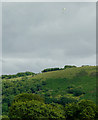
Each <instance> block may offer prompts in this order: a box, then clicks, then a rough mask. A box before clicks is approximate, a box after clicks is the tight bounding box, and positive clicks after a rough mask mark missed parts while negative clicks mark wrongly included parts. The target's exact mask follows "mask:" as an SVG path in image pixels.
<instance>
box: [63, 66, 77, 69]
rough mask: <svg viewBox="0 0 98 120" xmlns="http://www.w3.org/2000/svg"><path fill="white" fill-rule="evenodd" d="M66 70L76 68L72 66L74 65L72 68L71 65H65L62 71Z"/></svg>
mask: <svg viewBox="0 0 98 120" xmlns="http://www.w3.org/2000/svg"><path fill="white" fill-rule="evenodd" d="M66 68H76V66H74V65H73V66H72V65H65V66H64V69H66Z"/></svg>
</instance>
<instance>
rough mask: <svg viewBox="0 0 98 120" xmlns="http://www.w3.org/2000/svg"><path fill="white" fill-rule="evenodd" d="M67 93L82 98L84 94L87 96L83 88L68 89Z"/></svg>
mask: <svg viewBox="0 0 98 120" xmlns="http://www.w3.org/2000/svg"><path fill="white" fill-rule="evenodd" d="M67 92H68V93H71V94H73V95H74V96H80V95H82V94H85V92H84V90H83V89H82V88H81V87H77V88H68V90H67Z"/></svg>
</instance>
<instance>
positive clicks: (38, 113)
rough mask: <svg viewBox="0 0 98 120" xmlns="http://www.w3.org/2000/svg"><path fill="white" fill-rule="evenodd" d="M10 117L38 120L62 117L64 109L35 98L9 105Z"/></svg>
mask: <svg viewBox="0 0 98 120" xmlns="http://www.w3.org/2000/svg"><path fill="white" fill-rule="evenodd" d="M9 116H10V119H11V120H13V119H21V120H24V119H27V120H32V119H34V120H39V118H64V110H63V109H61V108H60V107H59V106H58V107H56V106H54V105H50V104H45V103H43V102H39V101H36V100H32V101H25V102H21V101H19V102H15V103H13V104H12V106H11V107H10V111H9Z"/></svg>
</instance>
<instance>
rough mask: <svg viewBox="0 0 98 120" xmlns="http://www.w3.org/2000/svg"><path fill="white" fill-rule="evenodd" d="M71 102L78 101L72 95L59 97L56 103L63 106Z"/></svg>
mask: <svg viewBox="0 0 98 120" xmlns="http://www.w3.org/2000/svg"><path fill="white" fill-rule="evenodd" d="M73 102H75V103H76V102H78V100H77V99H75V98H73V97H61V98H60V99H59V100H58V101H57V103H59V104H62V105H63V106H65V104H68V103H73Z"/></svg>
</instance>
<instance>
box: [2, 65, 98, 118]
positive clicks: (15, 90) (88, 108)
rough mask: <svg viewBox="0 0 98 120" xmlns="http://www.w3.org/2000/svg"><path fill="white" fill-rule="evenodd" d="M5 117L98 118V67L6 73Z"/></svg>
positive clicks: (3, 94)
mask: <svg viewBox="0 0 98 120" xmlns="http://www.w3.org/2000/svg"><path fill="white" fill-rule="evenodd" d="M1 78H2V112H3V116H2V120H14V119H16V120H17V119H20V120H39V118H44V119H46V118H47V119H51V118H53V119H54V118H55V119H58V118H64V119H65V120H97V117H98V109H96V108H97V102H96V78H97V72H96V66H81V67H76V66H70V65H65V66H64V68H47V69H44V70H42V71H41V73H38V74H35V73H33V72H21V73H17V74H15V75H2V76H1Z"/></svg>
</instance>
